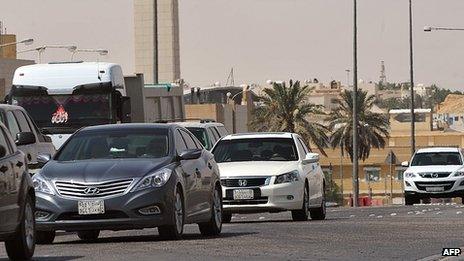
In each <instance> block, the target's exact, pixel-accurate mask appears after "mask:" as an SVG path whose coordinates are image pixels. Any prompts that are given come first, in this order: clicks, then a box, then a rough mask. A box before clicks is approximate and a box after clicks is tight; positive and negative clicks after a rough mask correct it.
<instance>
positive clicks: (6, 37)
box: [0, 34, 16, 59]
mask: <svg viewBox="0 0 464 261" xmlns="http://www.w3.org/2000/svg"><path fill="white" fill-rule="evenodd" d="M15 42H16V35H14V34H2V35H0V45H2V44H7V43H15ZM1 58H5V59H16V44H14V45H10V46H5V47H2V48H0V59H1Z"/></svg>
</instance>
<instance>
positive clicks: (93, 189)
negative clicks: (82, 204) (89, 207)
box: [84, 187, 100, 195]
mask: <svg viewBox="0 0 464 261" xmlns="http://www.w3.org/2000/svg"><path fill="white" fill-rule="evenodd" d="M84 193H85V194H86V195H97V194H98V193H100V189H99V188H97V187H87V188H85V189H84Z"/></svg>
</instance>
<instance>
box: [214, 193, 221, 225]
mask: <svg viewBox="0 0 464 261" xmlns="http://www.w3.org/2000/svg"><path fill="white" fill-rule="evenodd" d="M213 211H214V219H215V221H216V225H217V227H218V228H220V227H221V223H222V207H221V197H220V195H219V191H218V189H215V190H214V199H213Z"/></svg>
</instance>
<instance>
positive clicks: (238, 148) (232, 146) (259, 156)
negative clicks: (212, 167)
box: [213, 138, 298, 163]
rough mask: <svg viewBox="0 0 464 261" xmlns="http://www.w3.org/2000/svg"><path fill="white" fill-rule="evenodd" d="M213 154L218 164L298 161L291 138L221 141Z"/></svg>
mask: <svg viewBox="0 0 464 261" xmlns="http://www.w3.org/2000/svg"><path fill="white" fill-rule="evenodd" d="M213 154H214V158H215V159H216V162H217V163H221V162H237V161H295V160H298V156H297V150H296V147H295V143H294V142H293V139H290V138H261V139H234V140H221V141H220V142H219V143H218V144H217V146H216V147H215V148H214V150H213Z"/></svg>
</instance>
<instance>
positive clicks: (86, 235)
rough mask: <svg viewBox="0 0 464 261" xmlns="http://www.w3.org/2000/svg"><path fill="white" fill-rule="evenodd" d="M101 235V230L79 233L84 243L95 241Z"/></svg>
mask: <svg viewBox="0 0 464 261" xmlns="http://www.w3.org/2000/svg"><path fill="white" fill-rule="evenodd" d="M99 235H100V230H86V231H78V232H77V236H78V237H79V238H80V239H81V240H84V241H95V240H97V239H98V236H99Z"/></svg>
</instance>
